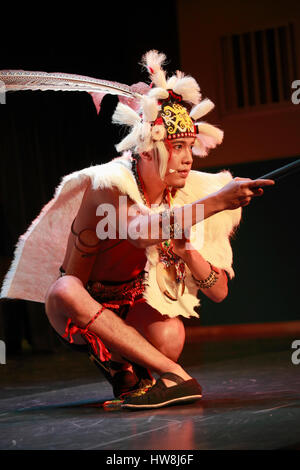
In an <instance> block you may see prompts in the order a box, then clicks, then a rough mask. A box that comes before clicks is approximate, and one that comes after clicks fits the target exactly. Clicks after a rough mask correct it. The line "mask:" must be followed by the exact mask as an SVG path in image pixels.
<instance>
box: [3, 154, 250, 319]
mask: <svg viewBox="0 0 300 470" xmlns="http://www.w3.org/2000/svg"><path fill="white" fill-rule="evenodd" d="M130 169H131V160H130V158H128V157H127V156H123V157H119V158H116V159H114V160H112V161H111V162H109V163H106V164H103V165H96V166H92V167H89V168H86V169H84V170H80V171H77V172H74V173H71V174H70V175H67V176H65V177H64V178H63V179H62V181H61V183H60V185H59V186H58V188H57V189H56V191H55V195H54V197H53V199H52V200H51V201H50V202H49V203H48V204H46V205H45V206H44V207H43V209H42V211H41V213H40V214H39V216H38V217H37V218H36V219H35V220H34V221H33V222H32V224H31V225H30V227H29V228H28V230H27V231H26V233H25V234H24V235H22V236H21V237H20V239H19V241H18V243H17V246H16V249H15V254H14V260H13V262H12V264H11V267H10V269H9V271H8V273H7V275H6V276H5V279H4V282H3V285H2V290H1V295H0V298H14V299H24V300H30V301H36V302H44V301H45V296H46V293H47V290H48V288H49V286H50V285H51V284H52V283H53V282H54V281H55V280H56V279H57V277H58V274H59V267H60V266H61V264H62V261H63V259H64V256H65V249H66V246H67V240H68V236H69V232H70V227H71V224H72V221H73V219H74V218H75V216H76V214H77V211H78V209H79V206H80V203H81V200H82V196H83V193H84V191H85V189H86V187H87V184H88V182H89V180H91V181H92V185H93V188H94V189H97V188H98V189H102V188H105V187H111V186H117V187H118V188H119V190H120V191H121V192H122V193H124V194H128V195H129V197H130V198H131V199H132V200H133V201H135V202H136V203H138V204H141V205H143V202H142V199H141V197H140V194H139V191H138V188H137V185H136V183H135V179H134V177H133V175H132V173H131V171H130ZM230 179H231V175H230V173H229V172H221V173H218V174H209V173H203V172H197V171H192V172H191V173H190V175H189V176H188V178H187V182H186V186H185V188H184V189H183V190H179V191H178V192H177V194H176V198H175V201H174V202H175V204H177V205H182V204H186V203H190V202H192V201H195V200H197V199H200V198H201V197H203V196H205V195H207V194H210V193H213V192H215V191H217V190H218V189H220V188H221V187H222V186H224V185H225V184H226V183H227V182H228V181H229V180H230ZM144 208H145V206H144ZM145 210H146V211H147V208H145ZM240 218H241V210H240V209H238V210H234V211H223V212H221V213H218V214H216V215H214V216H212V217H210V218H209V219H206V220H205V221H204V222H203V223H204V230H205V232H204V233H205V242H204V245H203V247H202V248H201V249H200V250H199V251H200V252H201V254H202V255H203V256H204V257H205V258H206V259H207V260H208V261H210V262H211V263H212V264H215V265H216V266H218V267H220V268H223V269H225V270H226V271H227V272H228V273H229V275H230V277H233V276H234V271H233V269H232V250H231V246H230V241H229V238H230V235H231V233H232V232H233V230H234V229H235V227H236V226H237V225H238V224H239V222H240ZM192 241H193V243H194V244H196V243H197V242H196V241H194V240H193V239H192ZM147 257H148V262H147V266H146V270H148V272H149V277H148V280H149V284H150V286H149V287H147V289H146V292H145V298H146V299H147V301H148V303H149V304H150V305H152V306H153V307H154V308H156V309H158V310H159V311H160V312H161V313H162V314H166V315H168V316H177V315H183V316H186V317H189V316H191V315H193V316H197V314H196V313H195V312H194V311H193V307H194V306H195V305H197V304H198V302H199V301H198V300H197V298H196V295H195V294H196V293H197V290H196V287H195V285H194V284H193V282H192V281H191V279H190V278H191V276H189V275H187V279H186V281H187V282H186V292H185V294H184V295H183V297H181V299H180V301H177V302H171V304H170V302H169V301H168V300H167V299H166V297H165V296H164V295H162V294H161V292H160V290H159V288H158V285H157V283H156V278H155V264H156V262H157V252H156V249H155V247H151V248H148V249H147ZM174 304H176V305H174Z"/></svg>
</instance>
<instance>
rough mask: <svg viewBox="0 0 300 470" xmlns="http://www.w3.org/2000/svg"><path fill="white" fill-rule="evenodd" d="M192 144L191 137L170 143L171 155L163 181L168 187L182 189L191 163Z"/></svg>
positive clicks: (193, 140)
mask: <svg viewBox="0 0 300 470" xmlns="http://www.w3.org/2000/svg"><path fill="white" fill-rule="evenodd" d="M194 142H195V139H194V138H193V137H185V138H180V139H174V140H173V141H170V144H171V146H172V155H171V158H170V160H169V162H168V165H167V171H166V176H165V180H164V181H165V183H167V185H168V186H173V187H174V188H183V187H184V185H185V182H186V179H187V177H188V174H189V172H190V169H191V167H192V163H193V155H192V147H193V145H194ZM170 170H171V171H170ZM173 170H175V171H173Z"/></svg>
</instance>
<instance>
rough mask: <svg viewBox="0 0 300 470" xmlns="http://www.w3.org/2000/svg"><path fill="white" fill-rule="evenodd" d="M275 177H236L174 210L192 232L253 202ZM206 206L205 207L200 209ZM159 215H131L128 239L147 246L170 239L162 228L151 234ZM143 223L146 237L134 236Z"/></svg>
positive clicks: (141, 246)
mask: <svg viewBox="0 0 300 470" xmlns="http://www.w3.org/2000/svg"><path fill="white" fill-rule="evenodd" d="M273 184H274V181H273V180H250V179H248V178H234V179H233V180H232V181H231V182H230V183H228V184H227V185H226V186H224V187H223V188H222V189H220V190H219V191H217V192H215V193H213V194H210V195H208V196H206V197H204V198H201V199H198V200H197V201H194V202H193V203H191V204H187V205H185V206H183V207H178V208H175V209H174V211H173V212H174V219H175V220H179V221H182V223H181V226H182V227H183V228H184V230H185V231H186V232H185V233H188V232H189V230H190V228H191V227H192V226H193V225H195V224H197V223H199V222H201V221H202V220H203V219H207V218H208V217H211V216H212V215H214V214H216V213H218V212H221V211H223V210H234V209H237V208H239V207H243V206H246V205H248V204H249V203H250V201H251V199H252V197H255V196H261V195H262V194H263V189H262V187H263V186H270V185H273ZM200 206H202V209H203V210H198V208H199V207H200ZM158 220H159V215H158V214H151V215H146V216H145V215H141V214H136V215H133V216H132V217H128V227H129V231H128V238H129V240H130V241H131V242H132V243H133V244H134V245H136V246H138V247H140V248H146V247H147V246H150V245H153V244H157V243H159V242H161V241H163V240H166V239H168V238H169V237H168V236H164V233H163V231H162V230H161V227H160V229H159V230H158V231H157V232H156V236H155V237H153V236H151V227H153V226H154V227H157V226H158ZM136 226H139V228H140V233H141V234H142V236H140V237H137V238H135V239H133V238H132V237H131V233H133V231H131V230H130V228H132V227H136Z"/></svg>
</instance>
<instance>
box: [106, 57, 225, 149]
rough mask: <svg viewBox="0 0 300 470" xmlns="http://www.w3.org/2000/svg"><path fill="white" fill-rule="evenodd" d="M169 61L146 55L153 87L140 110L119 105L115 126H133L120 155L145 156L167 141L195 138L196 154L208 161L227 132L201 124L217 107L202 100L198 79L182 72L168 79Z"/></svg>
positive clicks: (143, 98)
mask: <svg viewBox="0 0 300 470" xmlns="http://www.w3.org/2000/svg"><path fill="white" fill-rule="evenodd" d="M165 59H166V56H165V55H164V54H161V53H158V52H157V51H155V50H152V51H149V52H147V53H146V54H145V55H144V57H143V59H142V63H143V65H144V66H145V67H146V68H147V70H148V72H149V75H150V79H151V87H150V90H149V91H148V92H147V93H146V94H144V95H143V96H142V97H141V99H140V107H139V109H136V110H133V109H132V108H131V107H130V106H128V105H126V104H123V103H119V104H118V106H117V108H116V111H115V113H114V115H113V122H114V123H116V124H121V125H127V126H129V127H130V132H129V134H128V135H127V136H126V137H125V138H124V139H123V140H122V141H121V142H120V143H119V144H118V145H117V146H116V148H117V150H118V151H119V152H122V151H125V150H132V151H134V152H143V151H149V150H151V149H153V148H155V147H158V148H159V143H162V142H164V141H165V140H166V139H167V140H172V139H176V138H179V137H195V144H194V147H193V153H194V154H195V155H197V156H200V157H205V156H207V154H208V151H209V149H212V148H215V147H216V146H217V145H218V144H220V143H221V142H222V140H223V131H221V130H220V129H218V128H217V127H215V126H212V125H211V124H208V123H206V122H203V121H199V120H200V119H201V118H202V117H203V116H205V115H206V114H207V113H209V112H210V111H211V110H212V109H213V108H214V104H213V103H212V101H210V100H209V99H203V100H202V96H201V93H200V88H199V85H198V84H197V82H196V80H195V79H194V78H192V77H190V76H185V75H184V74H183V73H182V72H179V71H178V72H177V73H176V74H175V75H172V76H171V77H170V78H167V76H166V73H165V71H164V70H163V68H162V66H163V63H164V62H165Z"/></svg>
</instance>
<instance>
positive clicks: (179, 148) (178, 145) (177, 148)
mask: <svg viewBox="0 0 300 470" xmlns="http://www.w3.org/2000/svg"><path fill="white" fill-rule="evenodd" d="M174 148H175V150H181V149H182V144H176V145H174Z"/></svg>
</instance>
